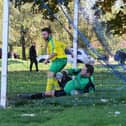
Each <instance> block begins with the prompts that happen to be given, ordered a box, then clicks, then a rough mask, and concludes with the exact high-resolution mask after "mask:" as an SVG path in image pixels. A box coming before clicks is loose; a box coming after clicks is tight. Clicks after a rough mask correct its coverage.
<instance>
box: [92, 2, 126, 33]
mask: <svg viewBox="0 0 126 126" xmlns="http://www.w3.org/2000/svg"><path fill="white" fill-rule="evenodd" d="M115 2H117V0H104V1H103V0H102V1H97V2H96V4H95V6H94V8H95V9H97V8H98V7H99V8H100V7H101V10H102V11H103V15H105V14H106V13H111V14H112V7H113V5H114V4H115ZM122 2H123V3H124V4H122V5H121V6H120V7H119V9H118V11H117V12H116V13H114V14H112V15H113V17H112V18H111V19H109V20H107V22H106V23H107V24H108V31H111V32H112V33H113V34H117V35H122V34H126V5H125V3H126V0H122Z"/></svg>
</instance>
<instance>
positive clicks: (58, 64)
mask: <svg viewBox="0 0 126 126" xmlns="http://www.w3.org/2000/svg"><path fill="white" fill-rule="evenodd" d="M66 64H67V59H66V58H59V59H58V58H57V59H55V60H54V61H52V63H51V65H50V68H49V71H51V72H54V73H57V72H60V71H61V70H62V69H63V68H64V67H65V65H66Z"/></svg>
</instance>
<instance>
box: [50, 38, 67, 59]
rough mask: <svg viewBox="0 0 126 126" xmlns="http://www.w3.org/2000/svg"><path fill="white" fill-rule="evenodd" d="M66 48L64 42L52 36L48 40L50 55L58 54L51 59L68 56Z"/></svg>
mask: <svg viewBox="0 0 126 126" xmlns="http://www.w3.org/2000/svg"><path fill="white" fill-rule="evenodd" d="M65 48H66V45H65V44H64V43H63V42H61V41H57V40H54V39H53V38H50V39H49V41H48V55H51V54H52V53H55V54H56V56H55V57H53V58H52V59H51V60H55V59H57V58H58V59H61V58H67V56H66V54H65Z"/></svg>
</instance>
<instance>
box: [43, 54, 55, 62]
mask: <svg viewBox="0 0 126 126" xmlns="http://www.w3.org/2000/svg"><path fill="white" fill-rule="evenodd" d="M56 55H57V54H56V53H52V54H51V55H49V57H48V58H47V59H46V60H45V64H47V63H48V62H49V60H50V59H52V58H54V57H55V56H56Z"/></svg>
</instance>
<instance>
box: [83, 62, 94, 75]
mask: <svg viewBox="0 0 126 126" xmlns="http://www.w3.org/2000/svg"><path fill="white" fill-rule="evenodd" d="M93 73H94V67H93V66H92V65H90V64H85V67H83V68H82V69H81V75H82V76H87V77H90V76H91V75H92V74H93Z"/></svg>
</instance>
